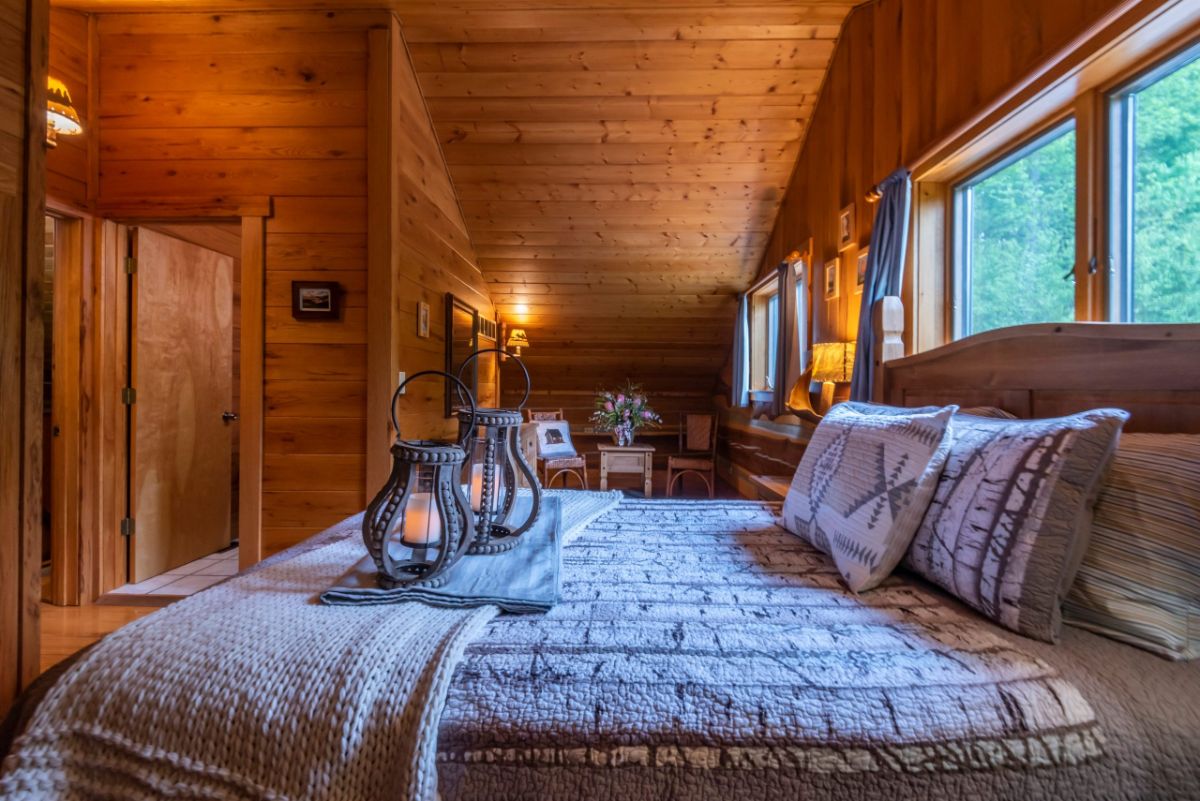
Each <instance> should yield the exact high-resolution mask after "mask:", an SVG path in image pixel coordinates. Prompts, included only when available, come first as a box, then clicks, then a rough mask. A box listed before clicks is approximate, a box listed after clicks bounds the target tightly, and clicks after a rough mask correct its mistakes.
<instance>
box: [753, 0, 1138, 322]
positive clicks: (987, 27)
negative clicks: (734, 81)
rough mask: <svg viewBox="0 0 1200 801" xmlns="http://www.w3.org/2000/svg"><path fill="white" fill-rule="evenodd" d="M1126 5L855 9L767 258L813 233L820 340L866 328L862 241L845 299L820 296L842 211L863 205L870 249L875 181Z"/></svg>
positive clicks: (766, 263)
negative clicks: (869, 197)
mask: <svg viewBox="0 0 1200 801" xmlns="http://www.w3.org/2000/svg"><path fill="white" fill-rule="evenodd" d="M1119 4H1120V0H1055V2H1053V3H1014V2H1012V1H1011V0H975V1H974V2H969V3H962V2H948V1H947V0H876V2H874V3H870V4H868V5H865V6H862V7H860V8H858V9H857V10H855V11H854V12H853V13H852V14H851V15H850V17H849V18H848V19H847V22H846V27H845V29H844V30H843V33H842V37H841V39H840V41H839V43H838V47H837V50H836V52H835V53H834V57H833V63H832V65H831V67H830V70H829V74H828V76H827V78H826V81H825V86H824V89H823V90H822V94H821V97H820V99H819V100H818V103H817V108H816V112H815V114H814V116H813V120H812V124H811V126H810V128H809V133H808V138H807V139H806V141H805V143H804V148H803V150H802V151H801V153H800V158H799V161H798V162H797V165H796V171H795V173H794V174H793V176H792V180H791V183H790V185H789V188H788V191H787V194H786V196H785V198H784V202H783V208H782V210H781V212H780V214H779V217H778V219H777V221H776V224H775V229H774V232H773V233H772V236H771V240H770V243H769V245H768V247H767V253H766V256H765V257H764V258H763V268H762V269H763V270H766V269H772V268H774V266H775V265H777V264H778V263H779V262H780V261H781V260H782V259H783V257H784V254H786V253H787V252H789V251H790V250H792V249H793V248H795V247H798V246H800V245H801V243H803V242H804V241H805V240H807V238H808V237H810V236H811V237H812V238H813V244H814V253H815V258H814V261H815V262H816V264H815V266H816V267H817V269H815V270H813V274H814V275H815V276H817V278H818V280H817V283H816V285H815V286H814V287H813V291H814V292H816V293H817V294H816V296H815V298H816V299H815V302H814V303H813V311H814V314H813V316H814V321H813V325H814V328H813V333H814V341H818V342H820V341H831V340H849V339H853V338H854V336H855V332H856V331H857V328H858V317H859V304H860V302H861V298H862V296H861V295H856V294H854V293H853V292H852V291H848V289H850V288H852V287H853V286H854V261H855V257H856V255H857V249H851V250H850V251H848V252H846V253H845V254H843V256H842V260H841V267H840V269H841V286H842V292H841V297H840V298H838V299H837V300H833V301H825V300H824V298H823V294H822V293H821V285H820V278H819V277H820V275H821V274H822V270H821V268H822V265H823V264H824V263H825V261H827V260H829V259H833V258H836V257H837V240H836V234H837V216H838V211H839V210H840V209H842V208H843V207H845V206H847V205H848V204H850V203H854V204H855V211H856V217H855V219H856V224H857V235H858V241H859V244H860V245H862V246H864V247H865V246H866V245H867V243H868V242H869V240H870V234H871V222H872V218H873V215H874V207H873V206H871V205H869V204H868V203H867V202H866V201H865V200H864V195H865V194H866V192H867V190H868V189H869V188H870V187H871V186H872V185H874V184H875V183H877V182H878V181H880V180H882V179H883V178H885V177H886V176H887V175H888V174H889V173H890V172H891V171H892V170H894V169H895V168H897V167H899V166H901V165H908V164H910V162H911V161H912V160H913V159H914V158H916V157H918V156H919V155H921V154H922V153H923V152H924V151H925V150H926V149H928V148H929V147H931V146H932V145H934V144H935V143H936V142H937V141H938V140H939V139H940V138H942V137H944V136H946V135H948V134H949V133H950V132H952V131H953V130H954V129H955V128H956V127H957V126H959V125H961V124H962V123H964V122H965V121H967V120H968V119H969V118H970V117H971V116H972V115H973V114H974V113H976V112H977V111H979V110H980V109H981V108H982V107H983V106H985V105H986V104H987V103H988V102H990V101H992V100H994V99H995V98H997V97H998V96H999V95H1000V94H1002V93H1003V92H1004V90H1005V89H1006V88H1008V87H1009V86H1011V85H1012V84H1013V83H1015V82H1016V81H1018V80H1019V79H1020V78H1022V77H1023V76H1025V75H1026V74H1028V73H1029V72H1030V71H1032V70H1033V69H1034V68H1035V67H1037V65H1038V64H1039V63H1040V62H1042V61H1043V60H1045V59H1046V58H1048V57H1050V56H1051V55H1053V54H1054V53H1055V52H1057V51H1058V50H1060V49H1061V48H1063V47H1065V46H1066V45H1067V44H1068V43H1069V42H1070V41H1071V39H1072V38H1073V37H1075V36H1077V35H1079V34H1080V33H1082V32H1083V31H1085V30H1086V29H1087V28H1088V26H1090V25H1092V24H1094V23H1095V22H1096V21H1098V20H1099V19H1101V18H1102V17H1103V16H1104V15H1105V14H1106V13H1108V12H1109V11H1111V10H1112V9H1113V8H1114V7H1116V6H1117V5H1119ZM760 274H761V272H760Z"/></svg>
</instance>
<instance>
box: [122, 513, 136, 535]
mask: <svg viewBox="0 0 1200 801" xmlns="http://www.w3.org/2000/svg"><path fill="white" fill-rule="evenodd" d="M134 528H135V527H134V524H133V518H132V517H126V518H124V519H122V520H121V536H122V537H132V536H133V531H134Z"/></svg>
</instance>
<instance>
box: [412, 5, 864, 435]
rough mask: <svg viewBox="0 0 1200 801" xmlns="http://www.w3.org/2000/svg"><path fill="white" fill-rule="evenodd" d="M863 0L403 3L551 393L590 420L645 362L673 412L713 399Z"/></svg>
mask: <svg viewBox="0 0 1200 801" xmlns="http://www.w3.org/2000/svg"><path fill="white" fill-rule="evenodd" d="M855 4H856V0H815V2H805V3H795V2H791V1H790V0H747V2H738V3H735V4H732V5H731V4H727V3H707V2H695V3H690V2H686V0H673V1H672V2H670V3H666V4H663V3H656V2H648V1H647V0H606V2H603V3H562V2H556V1H555V0H522V2H503V1H502V2H488V0H466V2H455V3H440V4H439V3H421V2H412V1H409V2H401V3H400V5H399V7H400V11H399V13H400V16H401V19H402V20H403V22H404V24H405V31H406V36H407V37H408V40H409V42H410V43H411V50H412V54H413V59H414V62H415V63H416V66H417V72H418V76H419V78H420V81H421V87H422V89H423V92H424V94H425V96H426V97H427V98H428V101H429V107H430V109H431V111H432V113H433V117H434V121H435V123H436V125H437V132H438V135H439V137H440V138H441V141H442V144H443V146H444V148H445V151H446V155H447V161H448V162H449V164H450V170H451V175H452V176H453V178H454V181H455V186H456V187H457V190H458V193H459V196H460V198H461V199H462V205H463V209H464V211H465V213H466V221H467V226H468V228H469V230H470V232H471V235H472V239H473V241H474V243H475V246H476V249H477V251H478V254H479V257H480V265H481V266H482V268H483V270H484V273H485V276H486V277H487V279H488V281H489V284H490V286H491V289H492V293H493V297H494V299H495V302H496V304H497V307H498V308H499V309H500V311H501V313H502V315H503V316H504V319H505V321H506V322H507V323H508V324H509V325H510V326H513V327H521V328H524V329H526V330H527V332H528V335H529V339H530V342H531V343H532V345H531V347H530V348H529V349H528V350H527V351H526V354H525V356H526V357H527V363H528V365H529V368H530V371H531V373H532V375H533V384H534V388H533V392H534V395H533V398H532V400H531V405H533V406H535V407H551V408H558V407H563V408H564V409H565V410H566V413H567V417H568V419H569V420H571V421H572V422H573V423H576V424H578V423H582V422H583V421H584V420H586V418H587V415H588V414H589V413H590V411H591V403H592V398H593V396H594V394H595V392H596V390H597V389H599V388H602V387H607V388H613V387H615V386H616V385H618V384H620V383H622V382H623V381H625V380H626V379H632V380H635V381H638V382H640V383H642V384H643V385H644V387H645V388H646V390H647V391H648V392H649V393H650V395H651V397H652V399H653V400H654V401H655V403H656V405H657V406H658V407H659V408H660V411H665V412H667V413H668V415H669V417H670V418H671V420H672V422H673V421H674V420H675V419H676V416H677V414H676V413H677V412H678V411H681V410H697V409H699V410H705V409H710V408H711V407H712V394H713V389H714V385H715V380H716V377H717V372H718V370H719V369H720V365H721V361H722V359H723V358H724V356H725V353H726V352H727V350H728V347H729V344H730V341H731V339H732V332H733V317H734V314H735V309H736V299H735V295H736V293H737V291H738V290H740V289H741V288H743V287H744V286H745V285H746V284H747V283H748V282H749V280H750V278H751V276H752V274H753V273H754V271H755V270H756V269H757V266H758V263H759V261H760V259H761V256H762V252H763V248H764V247H765V244H766V241H767V238H768V236H769V232H770V229H771V225H772V223H773V221H774V217H775V213H776V211H777V209H778V204H779V200H780V197H781V195H782V192H783V189H784V187H785V185H786V183H787V179H788V175H789V174H790V171H791V168H792V165H793V164H794V162H795V158H796V155H797V153H798V150H799V146H800V141H801V139H802V137H803V134H804V130H805V126H806V125H807V122H808V119H809V116H810V114H811V109H812V105H813V101H814V99H815V97H816V93H817V91H818V90H819V88H820V85H821V79H822V77H823V76H824V73H825V67H826V66H827V65H828V63H829V58H830V56H831V55H832V52H833V46H834V41H835V39H836V37H837V35H838V31H839V29H840V26H841V23H842V20H843V19H844V18H845V15H846V13H847V12H848V11H849V10H850V8H852V7H853V6H854V5H855ZM518 383H519V382H516V381H508V382H507V383H506V386H505V389H506V392H507V394H506V395H505V403H506V404H509V403H515V402H516V400H517V398H516V396H515V395H514V394H513V393H514V391H519V390H520V389H521V388H520V387H519V386H517V384H518Z"/></svg>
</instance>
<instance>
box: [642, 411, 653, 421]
mask: <svg viewBox="0 0 1200 801" xmlns="http://www.w3.org/2000/svg"><path fill="white" fill-rule="evenodd" d="M642 419H643V420H653V419H654V412H652V411H650V410H648V409H647V410H645V411H643V412H642Z"/></svg>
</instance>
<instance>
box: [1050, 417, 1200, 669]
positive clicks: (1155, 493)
mask: <svg viewBox="0 0 1200 801" xmlns="http://www.w3.org/2000/svg"><path fill="white" fill-rule="evenodd" d="M1063 619H1064V621H1065V622H1067V623H1068V624H1070V625H1073V626H1079V627H1080V628H1085V629H1088V630H1089V631H1094V632H1096V633H1097V634H1103V635H1104V636H1106V637H1111V638H1113V639H1114V640H1120V641H1121V642H1126V643H1129V644H1130V645H1135V646H1137V647H1138V648H1144V649H1146V650H1147V651H1152V652H1153V653H1156V654H1159V655H1160V656H1165V657H1167V658H1168V659H1195V658H1196V657H1198V656H1200V435H1195V434H1126V435H1125V436H1123V437H1122V438H1121V444H1120V446H1119V447H1118V449H1117V455H1116V457H1115V458H1114V459H1113V462H1112V467H1111V468H1110V470H1109V474H1108V479H1107V481H1106V482H1105V484H1104V488H1103V489H1102V490H1101V494H1100V500H1099V502H1098V503H1097V504H1096V515H1095V520H1094V522H1093V524H1092V540H1091V544H1090V545H1089V547H1088V550H1087V554H1086V555H1085V556H1084V559H1083V565H1082V567H1080V569H1079V574H1078V577H1077V578H1076V580H1075V584H1074V586H1072V587H1071V592H1070V594H1069V595H1068V596H1067V600H1066V603H1065V604H1064V605H1063Z"/></svg>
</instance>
